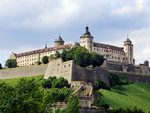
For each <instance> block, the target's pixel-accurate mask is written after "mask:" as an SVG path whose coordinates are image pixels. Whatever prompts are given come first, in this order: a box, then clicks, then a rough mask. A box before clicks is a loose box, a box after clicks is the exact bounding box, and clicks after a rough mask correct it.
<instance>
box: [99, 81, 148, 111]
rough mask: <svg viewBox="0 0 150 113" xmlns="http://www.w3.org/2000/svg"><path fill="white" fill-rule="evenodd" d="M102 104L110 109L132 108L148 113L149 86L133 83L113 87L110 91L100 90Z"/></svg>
mask: <svg viewBox="0 0 150 113" xmlns="http://www.w3.org/2000/svg"><path fill="white" fill-rule="evenodd" d="M100 92H101V93H102V95H103V97H102V100H103V102H104V103H108V104H109V105H110V106H111V107H112V108H119V107H121V108H131V109H132V108H134V107H135V106H136V107H137V108H138V109H139V108H141V109H142V110H143V111H145V112H148V111H150V84H144V83H135V84H130V85H124V86H115V87H113V88H112V90H111V91H109V90H100Z"/></svg>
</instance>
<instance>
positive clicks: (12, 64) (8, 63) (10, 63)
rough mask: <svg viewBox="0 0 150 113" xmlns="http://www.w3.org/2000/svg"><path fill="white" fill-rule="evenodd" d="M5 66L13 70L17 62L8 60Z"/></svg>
mask: <svg viewBox="0 0 150 113" xmlns="http://www.w3.org/2000/svg"><path fill="white" fill-rule="evenodd" d="M5 66H6V67H8V68H15V67H17V61H16V59H8V60H7V61H6V63H5Z"/></svg>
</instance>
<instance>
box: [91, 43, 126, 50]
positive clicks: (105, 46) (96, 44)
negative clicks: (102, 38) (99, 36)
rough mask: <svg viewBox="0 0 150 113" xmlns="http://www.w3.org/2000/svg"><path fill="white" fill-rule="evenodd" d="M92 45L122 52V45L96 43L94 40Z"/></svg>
mask: <svg viewBox="0 0 150 113" xmlns="http://www.w3.org/2000/svg"><path fill="white" fill-rule="evenodd" d="M93 46H95V47H101V48H105V49H112V50H116V51H122V52H124V50H123V47H116V46H112V45H107V44H101V43H96V42H94V45H93Z"/></svg>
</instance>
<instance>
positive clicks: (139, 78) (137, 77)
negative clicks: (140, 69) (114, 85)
mask: <svg viewBox="0 0 150 113" xmlns="http://www.w3.org/2000/svg"><path fill="white" fill-rule="evenodd" d="M109 72H110V73H114V74H116V75H118V76H119V77H122V78H126V79H128V80H129V81H131V82H144V83H150V76H149V75H142V74H134V73H125V72H118V71H110V70H109Z"/></svg>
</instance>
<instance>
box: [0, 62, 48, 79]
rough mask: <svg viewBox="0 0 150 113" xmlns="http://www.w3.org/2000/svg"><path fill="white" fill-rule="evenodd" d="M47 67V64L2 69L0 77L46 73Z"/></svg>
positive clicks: (9, 77) (8, 77) (7, 77)
mask: <svg viewBox="0 0 150 113" xmlns="http://www.w3.org/2000/svg"><path fill="white" fill-rule="evenodd" d="M46 69H47V65H39V66H29V67H18V68H12V69H2V70H0V79H11V78H19V77H31V76H37V75H45V72H46Z"/></svg>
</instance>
